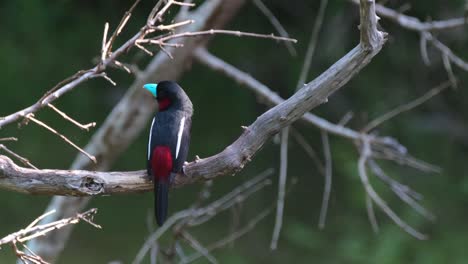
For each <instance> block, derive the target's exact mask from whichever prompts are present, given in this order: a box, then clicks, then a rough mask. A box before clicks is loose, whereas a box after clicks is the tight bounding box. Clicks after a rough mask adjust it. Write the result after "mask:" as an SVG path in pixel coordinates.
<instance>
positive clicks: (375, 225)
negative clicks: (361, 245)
mask: <svg viewBox="0 0 468 264" xmlns="http://www.w3.org/2000/svg"><path fill="white" fill-rule="evenodd" d="M366 209H367V217H368V218H369V222H370V223H371V227H372V230H373V231H374V233H376V234H377V233H379V224H378V222H377V217H376V216H375V211H374V206H373V204H372V199H371V197H370V196H369V195H366Z"/></svg>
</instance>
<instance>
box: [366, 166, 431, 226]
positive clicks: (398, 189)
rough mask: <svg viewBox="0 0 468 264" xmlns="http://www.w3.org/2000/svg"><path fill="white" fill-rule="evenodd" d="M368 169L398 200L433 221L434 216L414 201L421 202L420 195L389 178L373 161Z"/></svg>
mask: <svg viewBox="0 0 468 264" xmlns="http://www.w3.org/2000/svg"><path fill="white" fill-rule="evenodd" d="M368 164H369V168H370V169H371V170H372V172H373V173H374V174H375V175H376V176H377V177H378V178H379V179H381V180H382V181H383V182H385V183H386V184H388V186H390V189H391V190H392V191H393V192H394V193H395V194H396V195H397V196H398V198H400V199H401V200H402V201H403V202H405V203H406V204H408V205H409V206H411V207H412V208H413V209H414V210H415V211H416V212H418V213H419V214H421V215H422V216H424V217H426V218H427V219H429V220H430V221H434V220H435V216H434V215H433V214H432V213H431V212H429V211H428V210H426V209H425V208H424V207H422V206H421V205H420V204H419V203H418V202H417V201H415V199H416V200H421V199H422V195H421V194H419V193H417V192H415V191H413V190H412V189H411V188H409V187H408V186H406V185H403V184H401V183H399V182H398V181H396V180H394V179H392V178H390V177H389V176H388V175H387V174H385V172H384V171H383V170H382V168H381V167H380V166H379V165H378V164H377V162H375V161H374V160H369V163H368Z"/></svg>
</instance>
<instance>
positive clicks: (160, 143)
mask: <svg viewBox="0 0 468 264" xmlns="http://www.w3.org/2000/svg"><path fill="white" fill-rule="evenodd" d="M143 88H145V89H146V90H148V91H149V92H150V93H151V94H152V96H153V97H154V98H155V99H156V101H157V102H158V111H156V113H155V115H154V117H153V120H152V121H151V128H150V131H149V139H148V152H147V173H148V176H149V177H150V178H151V180H152V181H153V184H154V199H155V200H154V211H155V217H156V222H157V224H158V225H159V226H162V225H163V224H164V222H165V220H166V217H167V211H168V200H169V199H168V193H169V187H170V186H171V184H172V183H173V181H174V178H175V176H176V175H177V174H178V173H183V165H184V163H185V161H186V159H187V154H188V150H189V144H190V129H191V127H192V115H193V105H192V102H191V101H190V98H189V97H188V96H187V94H186V93H185V92H184V90H183V89H182V87H180V86H179V85H178V84H177V83H176V82H173V81H161V82H159V83H147V84H145V85H143Z"/></svg>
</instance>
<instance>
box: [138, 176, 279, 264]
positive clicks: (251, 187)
mask: <svg viewBox="0 0 468 264" xmlns="http://www.w3.org/2000/svg"><path fill="white" fill-rule="evenodd" d="M268 172H269V173H268ZM269 176H271V170H267V171H266V172H264V173H261V174H259V175H258V176H256V177H254V178H253V179H251V180H249V181H247V182H245V183H243V184H242V185H241V186H239V187H237V188H235V189H234V190H232V191H231V192H229V193H228V194H226V195H224V196H223V197H221V198H219V199H218V200H215V201H213V202H212V203H210V204H208V205H207V206H205V207H202V208H190V209H186V210H183V211H179V212H177V213H175V214H174V215H172V216H171V217H169V218H168V219H167V220H166V222H165V223H164V225H162V226H161V227H160V228H158V229H157V230H156V231H155V232H154V233H153V234H151V235H150V237H149V238H148V239H147V240H146V241H145V243H144V244H143V246H142V248H141V249H140V250H139V251H138V253H137V255H136V257H135V259H134V260H133V262H132V263H133V264H138V263H141V262H142V261H143V259H144V258H145V255H146V253H147V252H148V251H149V250H150V248H151V246H152V245H153V243H154V241H157V240H158V239H159V238H160V237H161V236H162V235H163V234H164V233H165V232H166V231H167V230H169V228H171V227H172V226H175V225H176V224H181V225H184V226H186V225H187V226H194V225H199V224H202V223H205V222H206V221H208V220H210V219H212V218H213V217H214V216H216V215H217V214H219V213H220V212H222V211H225V210H227V209H229V208H231V207H232V206H234V205H236V204H239V203H241V202H243V201H244V200H246V199H247V198H249V196H250V195H251V194H253V193H255V192H257V191H258V190H260V189H261V188H263V187H264V186H266V185H268V184H269V183H270V179H268V177H269Z"/></svg>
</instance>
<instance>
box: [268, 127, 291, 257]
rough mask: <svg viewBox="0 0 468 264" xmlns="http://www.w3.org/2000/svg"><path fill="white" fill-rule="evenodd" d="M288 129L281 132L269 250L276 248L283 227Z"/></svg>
mask: <svg viewBox="0 0 468 264" xmlns="http://www.w3.org/2000/svg"><path fill="white" fill-rule="evenodd" d="M288 134H289V129H287V128H286V129H283V131H282V132H281V155H280V156H281V164H280V175H279V182H278V200H277V204H276V217H275V227H274V229H273V236H272V238H271V244H270V248H271V249H272V250H275V249H276V248H277V246H278V239H279V236H280V232H281V227H282V225H283V210H284V197H285V195H286V180H287V177H288V174H287V173H288V138H289V136H288Z"/></svg>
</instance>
